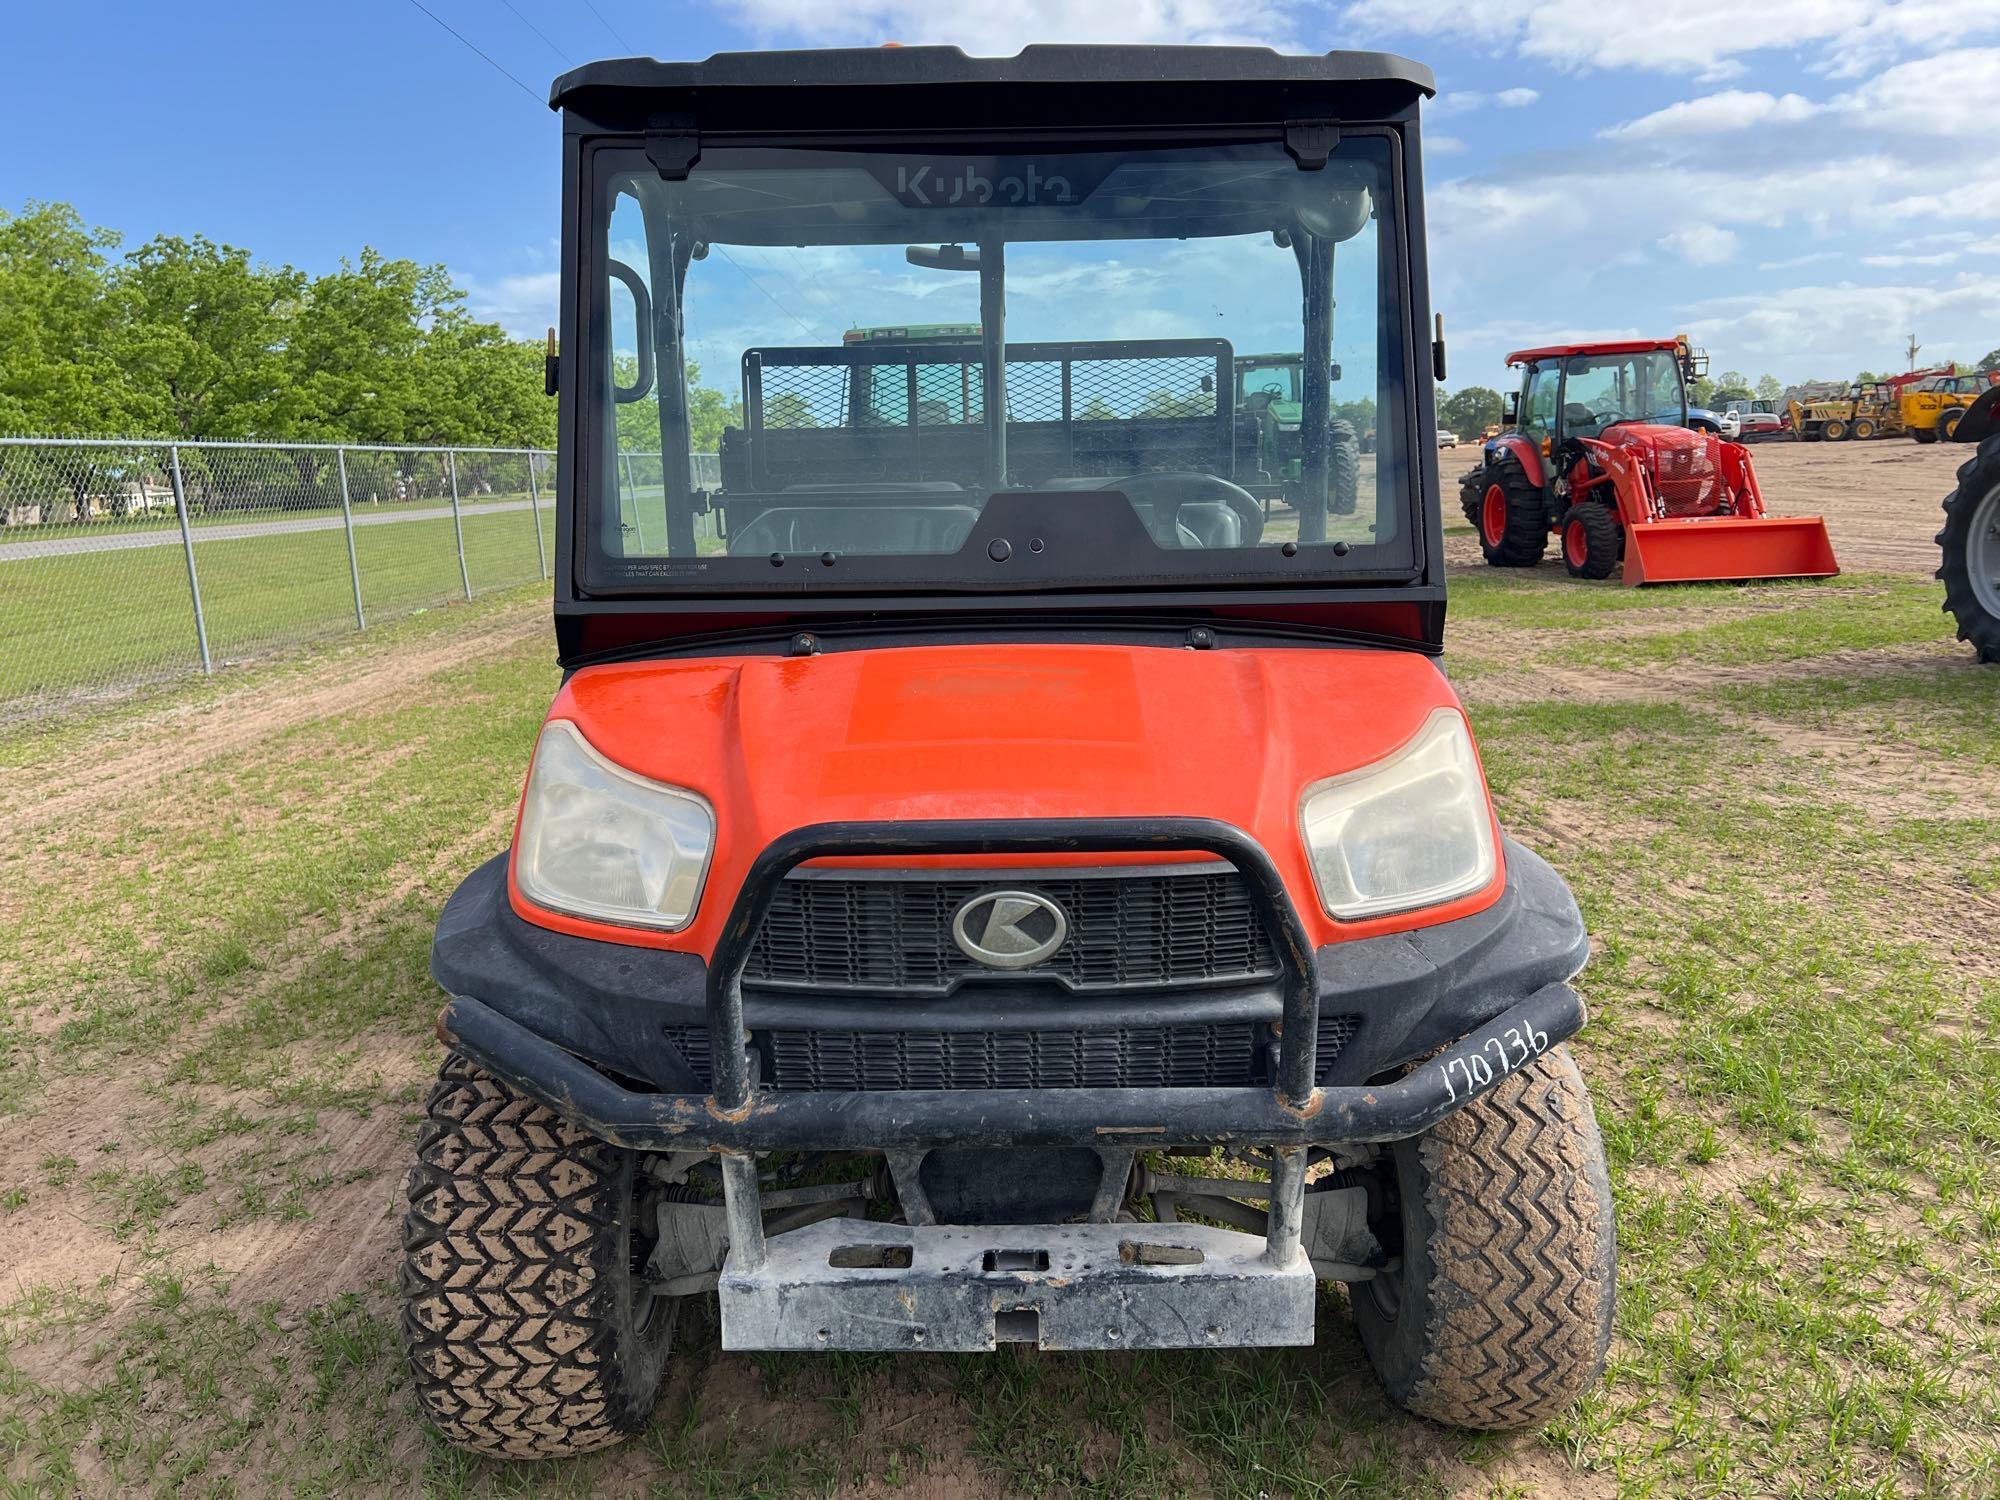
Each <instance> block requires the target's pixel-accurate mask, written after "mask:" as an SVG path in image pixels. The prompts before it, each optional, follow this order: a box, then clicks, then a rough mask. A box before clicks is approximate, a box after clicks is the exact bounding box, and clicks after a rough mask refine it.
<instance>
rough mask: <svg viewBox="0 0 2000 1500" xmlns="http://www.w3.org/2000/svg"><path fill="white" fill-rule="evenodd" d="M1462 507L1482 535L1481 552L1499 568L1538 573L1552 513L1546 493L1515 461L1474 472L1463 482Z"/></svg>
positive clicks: (1546, 543) (1480, 540) (1546, 546)
mask: <svg viewBox="0 0 2000 1500" xmlns="http://www.w3.org/2000/svg"><path fill="white" fill-rule="evenodd" d="M1458 494H1459V506H1460V508H1461V509H1462V510H1464V512H1465V518H1466V520H1468V521H1470V522H1471V523H1472V529H1473V530H1474V531H1476V532H1478V533H1479V550H1480V551H1481V552H1483V553H1485V554H1486V561H1487V562H1489V563H1490V564H1492V565H1493V566H1494V567H1496V568H1532V567H1533V566H1534V565H1535V564H1536V563H1538V562H1540V561H1541V560H1542V554H1543V553H1544V552H1545V551H1547V550H1548V545H1549V522H1548V508H1547V505H1546V503H1545V502H1544V501H1543V499H1542V492H1541V489H1540V488H1539V487H1538V486H1536V485H1535V484H1532V483H1531V482H1530V481H1529V479H1528V476H1527V475H1526V474H1524V473H1522V472H1521V465H1520V464H1519V463H1518V462H1517V461H1516V460H1514V459H1512V458H1503V459H1501V460H1500V461H1499V462H1498V463H1494V464H1488V465H1486V466H1485V467H1483V468H1478V469H1474V470H1473V471H1472V472H1471V473H1470V474H1467V475H1466V476H1465V478H1464V479H1462V480H1460V481H1459V491H1458Z"/></svg>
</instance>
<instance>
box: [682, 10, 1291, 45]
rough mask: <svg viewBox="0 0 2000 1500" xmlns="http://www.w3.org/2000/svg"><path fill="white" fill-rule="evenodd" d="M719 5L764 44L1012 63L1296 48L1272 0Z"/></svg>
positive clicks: (1285, 16) (1284, 13) (1287, 19)
mask: <svg viewBox="0 0 2000 1500" xmlns="http://www.w3.org/2000/svg"><path fill="white" fill-rule="evenodd" d="M718 5H719V8H720V9H722V10H724V11H726V12H728V13H730V14H731V15H732V16H733V17H734V19H735V20H736V21H737V22H738V23H739V24H740V25H742V26H744V27H745V28H747V29H748V30H750V31H751V32H752V33H754V34H755V35H756V36H757V37H758V38H759V39H760V40H762V41H767V42H768V41H773V40H789V41H807V42H817V43H822V44H825V43H848V44H857V45H862V46H867V45H872V44H876V43H880V42H885V41H896V42H904V43H908V44H912V45H915V44H920V43H924V42H944V43H952V44H955V45H957V46H961V47H963V48H965V50H966V51H968V52H971V53H974V54H984V55H987V56H1011V55H1012V54H1014V53H1016V52H1018V51H1020V50H1021V48H1023V47H1025V46H1028V45H1030V44H1031V43H1034V42H1127V43H1146V42H1164V43H1176V42H1186V43H1228V42H1237V43H1243V42H1250V43H1264V44H1268V45H1271V46H1275V47H1280V48H1284V49H1288V50H1290V49H1295V48H1297V47H1298V46H1299V43H1298V41H1297V40H1296V38H1297V32H1296V30H1295V15H1294V13H1293V12H1291V11H1289V10H1288V8H1287V7H1285V6H1282V5H1279V4H1276V3H1273V0H1006V3H1004V4H1003V3H997V0H973V3H971V4H965V5H957V6H941V5H936V4H933V3H931V0H718ZM1322 45H1324V44H1322Z"/></svg>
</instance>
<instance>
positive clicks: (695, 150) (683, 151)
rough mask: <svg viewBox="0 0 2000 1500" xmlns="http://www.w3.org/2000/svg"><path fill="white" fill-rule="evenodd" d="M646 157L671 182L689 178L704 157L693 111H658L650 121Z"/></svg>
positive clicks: (647, 124) (647, 131) (648, 122)
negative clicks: (674, 112)
mask: <svg viewBox="0 0 2000 1500" xmlns="http://www.w3.org/2000/svg"><path fill="white" fill-rule="evenodd" d="M646 158H647V160H649V161H651V162H652V164H653V166H654V167H655V168H657V169H658V171H659V174H660V176H661V177H662V178H663V179H664V180H666V181H668V182H685V181H687V175H688V173H689V171H691V170H692V169H693V167H694V164H695V163H696V162H698V161H700V160H701V135H700V133H699V132H698V131H697V130H696V129H695V125H694V116H693V115H654V116H653V118H652V119H651V120H649V121H647V122H646Z"/></svg>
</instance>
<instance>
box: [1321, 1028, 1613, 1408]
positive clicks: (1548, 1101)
mask: <svg viewBox="0 0 2000 1500" xmlns="http://www.w3.org/2000/svg"><path fill="white" fill-rule="evenodd" d="M1394 1160H1395V1193H1394V1197H1395V1199H1396V1200H1397V1204H1396V1206H1395V1207H1394V1208H1393V1209H1391V1210H1390V1211H1389V1212H1388V1213H1387V1214H1385V1215H1384V1217H1383V1220H1382V1222H1381V1223H1380V1227H1379V1230H1378V1234H1377V1238H1382V1239H1384V1243H1385V1244H1386V1245H1387V1246H1389V1248H1390V1249H1391V1252H1392V1253H1394V1249H1395V1246H1396V1244H1397V1243H1398V1242H1400V1246H1401V1253H1402V1266H1401V1268H1400V1269H1399V1270H1397V1271H1396V1272H1393V1273H1387V1274H1384V1275H1381V1276H1378V1277H1376V1278H1375V1279H1374V1280H1372V1281H1364V1282H1360V1283H1358V1284H1356V1285H1355V1286H1354V1287H1353V1288H1352V1295H1353V1301H1354V1321H1355V1323H1356V1325H1357V1327H1358V1328H1359V1331H1360V1334H1361V1344H1362V1347H1363V1348H1364V1349H1365V1350H1367V1353H1368V1359H1369V1362H1370V1363H1371V1364H1373V1365H1374V1366H1375V1372H1376V1374H1377V1375H1379V1376H1380V1377H1381V1380H1382V1384H1383V1385H1384V1386H1385V1387H1386V1388H1387V1390H1388V1393H1389V1396H1390V1398H1391V1399H1392V1400H1394V1401H1396V1402H1397V1403H1398V1404H1399V1405H1402V1406H1405V1407H1408V1408H1409V1409H1410V1410H1411V1411H1413V1412H1416V1413H1418V1414H1419V1415H1420V1416H1426V1417H1430V1418H1433V1419H1434V1420H1436V1421H1440V1422H1446V1423H1449V1424H1450V1425H1452V1426H1454V1427H1479V1428H1514V1427H1538V1426H1541V1425H1543V1424H1544V1423H1546V1422H1548V1421H1549V1420H1550V1419H1551V1418H1553V1417H1554V1416H1556V1415H1557V1414H1558V1413H1559V1412H1561V1411H1562V1410H1563V1409H1564V1408H1565V1407H1567V1406H1568V1405H1569V1404H1570V1402H1572V1401H1574V1400H1575V1399H1576V1398H1577V1397H1578V1396H1579V1395H1581V1394H1582V1393H1583V1392H1584V1391H1586V1390H1587V1389H1589V1388H1590V1386H1591V1385H1592V1384H1593V1383H1594V1382H1595V1381H1596V1380H1597V1377H1598V1376H1599V1375H1600V1374H1602V1373H1603V1371H1604V1357H1605V1353H1606V1351H1607V1350H1608V1349H1609V1348H1610V1346H1611V1314H1612V1310H1613V1305H1614V1303H1615V1300H1616V1295H1617V1279H1616V1262H1617V1248H1616V1242H1615V1236H1614V1232H1613V1228H1612V1219H1611V1181H1610V1178H1609V1176H1608V1174H1607V1172H1606V1170H1605V1164H1604V1142H1603V1140H1602V1139H1601V1138H1600V1137H1599V1135H1598V1133H1597V1120H1596V1117H1595V1116H1594V1115H1593V1114H1592V1113H1591V1109H1590V1096H1589V1094H1588V1093H1587V1092H1586V1091H1585V1089H1584V1086H1583V1077H1582V1075H1581V1074H1580V1073H1578V1071H1577V1067H1576V1063H1575V1062H1574V1060H1572V1059H1571V1057H1570V1055H1569V1049H1568V1048H1566V1047H1556V1048H1553V1049H1551V1050H1550V1051H1549V1052H1547V1053H1545V1054H1543V1056H1542V1057H1541V1058H1540V1059H1539V1060H1537V1061H1536V1062H1535V1063H1534V1064H1533V1065H1532V1066H1530V1067H1525V1068H1522V1069H1520V1070H1519V1071H1517V1072H1514V1073H1510V1074H1507V1075H1506V1076H1505V1077H1504V1078H1502V1079H1501V1081H1500V1082H1499V1083H1498V1084H1496V1085H1495V1086H1494V1087H1493V1088H1492V1089H1491V1090H1489V1091H1488V1092H1487V1093H1485V1094H1483V1095H1481V1096H1480V1097H1479V1098H1477V1099H1475V1100H1473V1101H1472V1103H1470V1104H1468V1105H1466V1106H1465V1107H1464V1108H1463V1109H1461V1110H1459V1111H1458V1113H1456V1114H1454V1115H1451V1116H1448V1117H1447V1118H1446V1119H1445V1120H1443V1121H1442V1122H1441V1123H1440V1124H1438V1125H1436V1126H1434V1127H1433V1128H1432V1129H1431V1130H1429V1131H1428V1132H1426V1133H1425V1134H1423V1135H1421V1136H1418V1137H1417V1138H1416V1139H1415V1140H1407V1141H1398V1142H1397V1143H1396V1145H1395V1148H1394ZM1385 1236H1386V1238H1385Z"/></svg>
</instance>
